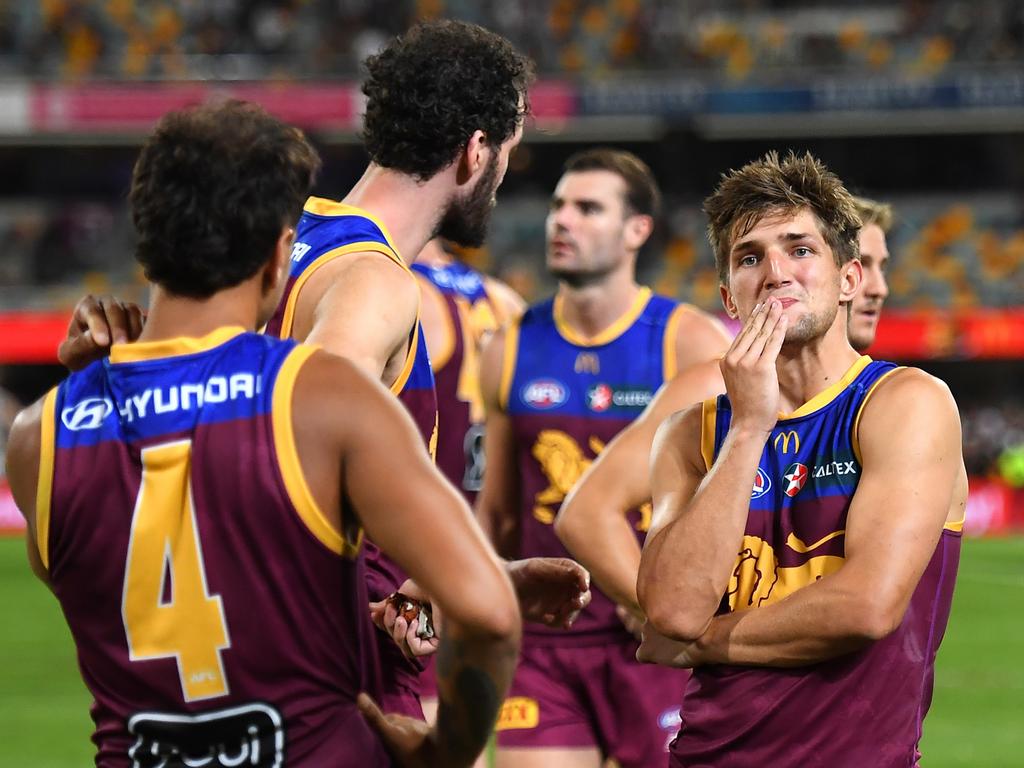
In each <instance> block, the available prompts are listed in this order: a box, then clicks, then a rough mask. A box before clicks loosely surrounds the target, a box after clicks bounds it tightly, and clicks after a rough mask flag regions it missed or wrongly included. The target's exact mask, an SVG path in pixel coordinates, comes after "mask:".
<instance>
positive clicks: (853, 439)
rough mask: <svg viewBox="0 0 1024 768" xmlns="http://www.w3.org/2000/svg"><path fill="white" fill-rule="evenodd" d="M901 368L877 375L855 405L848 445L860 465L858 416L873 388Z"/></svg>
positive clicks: (873, 392) (869, 397) (861, 461)
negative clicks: (855, 413) (875, 379)
mask: <svg viewBox="0 0 1024 768" xmlns="http://www.w3.org/2000/svg"><path fill="white" fill-rule="evenodd" d="M901 370H903V366H900V367H899V368H893V369H892V370H891V371H886V372H885V373H883V374H882V375H881V376H879V377H878V380H877V381H875V383H874V384H872V385H871V388H870V389H868V391H867V392H865V393H864V399H863V400H861V401H860V405H859V406H858V407H857V415H856V416H854V417H853V429H852V430H850V445H851V446H852V447H853V455H854V456H855V457H856V459H857V463H858V464H860V465H861V466H863V465H864V461H863V460H862V459H861V456H860V417H861V415H862V414H863V413H864V406H865V405H867V403H868V400H870V399H871V396H872V395H873V394H875V390H877V389H878V385H879V384H881V383H882V382H883V381H885V380H886V379H888V378H889V377H890V376H892V375H893V374H894V373H896V371H901Z"/></svg>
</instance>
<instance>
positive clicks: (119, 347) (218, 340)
mask: <svg viewBox="0 0 1024 768" xmlns="http://www.w3.org/2000/svg"><path fill="white" fill-rule="evenodd" d="M242 333H245V328H243V327H242V326H240V325H228V326H224V327H223V328H218V329H217V330H215V331H213V332H212V333H208V334H206V335H205V336H202V337H200V338H195V337H190V336H177V337H175V338H173V339H160V340H159V341H136V342H132V343H130V344H114V345H113V346H111V347H110V362H112V363H137V362H140V361H142V360H155V359H157V358H161V357H178V356H180V355H194V354H196V353H197V352H206V351H207V350H209V349H213V348H214V347H218V346H220V345H221V344H223V343H224V342H226V341H230V340H231V339H233V338H235V336H238V335H239V334H242Z"/></svg>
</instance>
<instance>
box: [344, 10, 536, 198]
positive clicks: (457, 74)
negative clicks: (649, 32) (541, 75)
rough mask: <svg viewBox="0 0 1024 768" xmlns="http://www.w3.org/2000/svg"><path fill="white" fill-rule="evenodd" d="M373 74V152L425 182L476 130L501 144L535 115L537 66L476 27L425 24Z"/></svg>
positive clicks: (369, 102)
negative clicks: (531, 89)
mask: <svg viewBox="0 0 1024 768" xmlns="http://www.w3.org/2000/svg"><path fill="white" fill-rule="evenodd" d="M366 69H367V72H368V76H367V78H366V81H365V82H364V83H363V93H364V94H366V117H365V121H364V124H363V142H364V144H365V146H366V151H367V152H368V153H369V154H370V158H371V159H372V160H373V162H375V163H377V164H378V165H381V166H383V167H385V168H393V169H395V170H396V171H401V172H403V173H407V174H410V175H412V176H415V177H417V178H419V179H424V180H425V179H429V178H431V177H432V176H434V175H435V174H436V173H437V172H438V171H440V170H442V169H444V168H447V167H448V166H449V165H451V163H452V161H454V160H455V158H456V156H457V155H458V153H459V151H460V150H461V149H462V148H463V147H464V146H465V145H466V142H467V141H469V138H470V136H472V135H473V132H474V131H477V130H481V131H483V132H484V134H485V136H486V139H487V143H488V144H489V145H491V146H492V147H499V146H501V145H502V144H503V143H504V142H505V141H507V140H508V139H509V138H510V137H511V136H512V135H513V134H515V132H516V127H517V126H518V125H519V123H520V122H521V121H522V119H523V117H524V115H526V114H527V113H528V112H529V101H528V99H527V87H528V86H529V84H530V81H531V79H532V76H533V73H532V67H531V65H530V62H529V60H528V59H527V58H526V57H524V56H522V55H521V54H519V53H517V52H516V51H515V49H514V48H513V47H512V45H511V44H510V43H509V42H508V41H507V40H506V39H505V38H503V37H501V36H499V35H496V34H494V33H493V32H488V31H487V30H486V29H484V28H483V27H478V26H476V25H475V24H467V23H465V22H461V21H438V22H430V23H424V24H418V25H417V26H415V27H413V28H412V29H410V30H409V31H408V32H406V33H405V34H404V35H402V36H401V37H398V38H396V39H395V40H394V41H392V42H391V44H390V45H388V47H387V48H385V49H384V50H383V51H381V52H380V53H378V54H376V55H374V56H370V57H369V58H368V59H367V60H366Z"/></svg>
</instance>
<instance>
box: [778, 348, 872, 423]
mask: <svg viewBox="0 0 1024 768" xmlns="http://www.w3.org/2000/svg"><path fill="white" fill-rule="evenodd" d="M870 363H871V358H870V357H868V356H867V355H861V356H860V357H859V358H857V360H856V361H855V362H854V363H853V365H851V366H850V367H849V368H847V369H846V373H844V374H843V375H842V377H841V378H840V379H839V381H837V382H836V383H835V384H833V385H832V386H830V387H828V388H826V389H823V390H822V391H821V392H819V393H818V394H816V395H815V396H814V397H812V398H811V399H810V400H808V401H807V402H806V403H804V404H803V405H801V406H800V407H799V408H797V409H796V410H795V411H793V412H792V413H780V414H779V421H786V420H787V419H796V418H799V417H800V416H806V415H807V414H809V413H814V412H815V411H817V410H820V409H821V408H824V407H825V406H826V405H828V404H829V403H831V402H832V401H833V400H835V399H836V398H837V397H839V395H841V394H842V393H843V391H844V390H845V389H846V388H847V387H848V386H850V383H851V382H852V381H853V380H854V379H856V378H857V377H858V376H860V373H861V371H863V370H864V369H865V368H867V367H868V365H869V364H870Z"/></svg>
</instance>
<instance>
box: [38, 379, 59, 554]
mask: <svg viewBox="0 0 1024 768" xmlns="http://www.w3.org/2000/svg"><path fill="white" fill-rule="evenodd" d="M56 418H57V390H56V388H54V389H51V390H50V391H49V392H47V393H46V397H45V398H43V410H42V414H41V415H40V417H39V419H40V424H39V427H40V434H39V479H38V481H37V483H36V514H35V529H36V546H37V547H38V549H39V560H40V562H42V564H43V568H45V569H46V570H47V571H49V570H50V498H51V493H52V491H53V454H54V447H55V446H54V440H55V438H56V431H57V422H56Z"/></svg>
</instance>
